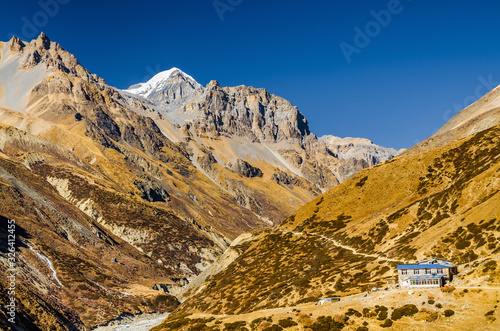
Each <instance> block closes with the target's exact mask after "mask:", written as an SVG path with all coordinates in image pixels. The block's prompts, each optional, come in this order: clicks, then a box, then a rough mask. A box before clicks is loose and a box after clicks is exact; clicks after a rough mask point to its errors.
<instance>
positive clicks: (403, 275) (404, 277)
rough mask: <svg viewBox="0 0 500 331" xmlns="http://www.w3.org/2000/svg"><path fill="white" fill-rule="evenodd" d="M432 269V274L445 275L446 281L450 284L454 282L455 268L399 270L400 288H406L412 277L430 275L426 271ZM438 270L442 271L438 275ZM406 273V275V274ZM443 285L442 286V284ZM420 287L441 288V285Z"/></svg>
mask: <svg viewBox="0 0 500 331" xmlns="http://www.w3.org/2000/svg"><path fill="white" fill-rule="evenodd" d="M427 269H430V274H433V275H434V274H438V275H444V276H445V277H444V278H445V281H446V282H449V281H451V280H452V277H453V273H452V269H453V268H422V269H403V270H401V269H400V270H398V279H399V286H401V287H402V286H404V284H403V283H404V282H405V281H406V280H408V278H410V277H411V276H415V275H428V274H427V273H426V270H427ZM438 269H442V271H441V270H440V271H441V272H439V273H438ZM405 271H406V273H404V272H405ZM441 285H442V284H441ZM419 286H439V285H419Z"/></svg>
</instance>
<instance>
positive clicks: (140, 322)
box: [93, 313, 169, 331]
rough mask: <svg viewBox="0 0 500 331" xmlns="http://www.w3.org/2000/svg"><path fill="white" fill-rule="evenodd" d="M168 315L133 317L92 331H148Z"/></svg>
mask: <svg viewBox="0 0 500 331" xmlns="http://www.w3.org/2000/svg"><path fill="white" fill-rule="evenodd" d="M168 315H169V313H164V314H142V315H134V316H130V317H125V318H122V319H120V320H117V321H114V322H111V323H110V325H107V326H99V327H97V328H95V329H93V331H126V330H130V331H132V330H133V331H148V330H150V329H151V328H153V327H155V326H157V325H159V324H160V323H161V322H162V321H163V320H164V319H165V318H167V317H168Z"/></svg>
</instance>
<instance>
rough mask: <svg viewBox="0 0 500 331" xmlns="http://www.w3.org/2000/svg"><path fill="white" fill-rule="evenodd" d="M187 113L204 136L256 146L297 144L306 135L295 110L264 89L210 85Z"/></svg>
mask: <svg viewBox="0 0 500 331" xmlns="http://www.w3.org/2000/svg"><path fill="white" fill-rule="evenodd" d="M188 109H189V112H194V113H196V114H197V117H196V119H195V120H194V121H193V127H194V129H195V130H196V132H197V133H198V134H200V135H204V136H210V137H217V136H218V135H225V136H232V135H235V136H243V137H249V138H250V139H251V140H253V141H260V142H279V141H282V140H291V141H295V142H301V141H302V139H303V137H305V136H307V135H309V134H310V131H309V126H308V123H307V120H306V119H305V117H304V115H302V113H300V112H299V111H298V109H297V107H293V106H292V105H291V104H290V102H288V101H287V100H285V99H283V98H281V97H278V96H275V95H273V94H271V93H269V92H268V91H266V90H265V89H256V88H253V87H247V86H237V87H225V88H222V87H221V86H220V85H219V83H218V82H216V81H212V82H210V83H209V84H208V85H207V87H206V89H205V91H204V94H203V98H202V100H201V101H196V103H192V104H190V105H189V107H185V108H184V112H187V111H188ZM181 113H182V112H181Z"/></svg>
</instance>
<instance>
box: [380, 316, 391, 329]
mask: <svg viewBox="0 0 500 331" xmlns="http://www.w3.org/2000/svg"><path fill="white" fill-rule="evenodd" d="M392 323H393V322H392V320H390V319H388V318H387V319H386V320H385V321H384V323H382V324H380V326H381V327H383V328H390V327H391V326H392Z"/></svg>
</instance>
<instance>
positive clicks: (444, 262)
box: [417, 257, 453, 265]
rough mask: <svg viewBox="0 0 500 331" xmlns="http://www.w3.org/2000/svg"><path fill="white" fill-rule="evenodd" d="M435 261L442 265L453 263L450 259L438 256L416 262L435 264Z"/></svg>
mask: <svg viewBox="0 0 500 331" xmlns="http://www.w3.org/2000/svg"><path fill="white" fill-rule="evenodd" d="M437 263H439V264H444V265H453V263H452V262H451V261H448V260H446V259H442V258H439V257H431V258H428V259H424V260H421V261H418V262H417V264H437Z"/></svg>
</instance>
